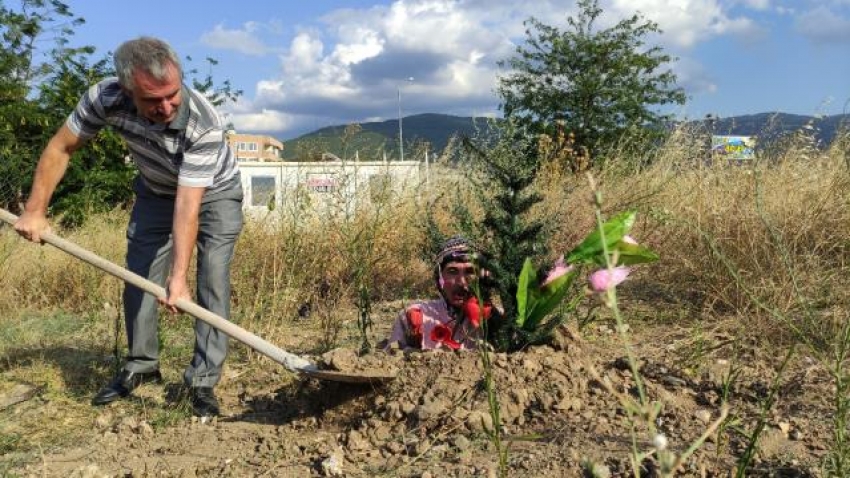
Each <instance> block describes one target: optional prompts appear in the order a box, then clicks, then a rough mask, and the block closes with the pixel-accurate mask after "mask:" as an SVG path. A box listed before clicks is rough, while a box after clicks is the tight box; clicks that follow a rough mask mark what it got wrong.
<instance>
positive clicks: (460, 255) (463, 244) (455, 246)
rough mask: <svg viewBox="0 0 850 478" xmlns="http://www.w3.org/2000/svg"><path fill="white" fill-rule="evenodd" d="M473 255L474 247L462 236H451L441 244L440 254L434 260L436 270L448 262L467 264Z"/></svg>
mask: <svg viewBox="0 0 850 478" xmlns="http://www.w3.org/2000/svg"><path fill="white" fill-rule="evenodd" d="M474 255H475V247H474V246H473V245H472V243H471V242H469V240H467V239H466V238H465V237H463V236H452V237H450V238H449V239H447V240H446V242H444V243H443V247H442V248H440V252H439V253H438V254H437V256H436V257H435V258H434V262H435V263H436V264H437V268H438V269H442V268H443V266H445V265H446V264H448V263H449V262H469V261H470V260H471V259H472V258H473V256H474Z"/></svg>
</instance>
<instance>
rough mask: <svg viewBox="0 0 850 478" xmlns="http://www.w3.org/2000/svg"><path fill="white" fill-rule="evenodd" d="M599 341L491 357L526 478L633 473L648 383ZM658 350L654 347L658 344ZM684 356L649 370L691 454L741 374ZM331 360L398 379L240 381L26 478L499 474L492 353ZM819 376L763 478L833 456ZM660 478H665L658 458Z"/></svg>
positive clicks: (754, 391) (802, 470) (707, 466)
mask: <svg viewBox="0 0 850 478" xmlns="http://www.w3.org/2000/svg"><path fill="white" fill-rule="evenodd" d="M600 330H602V329H600ZM597 332H599V333H600V338H598V339H597V340H594V341H592V342H591V341H585V340H583V339H581V338H580V337H579V335H578V334H577V333H576V332H575V331H572V330H569V329H563V330H561V331H560V333H559V336H558V339H557V340H556V341H555V342H553V343H552V344H551V345H548V346H539V347H533V348H530V349H528V350H525V351H522V352H518V353H513V354H509V355H508V354H491V355H490V359H491V363H492V367H491V374H492V383H493V384H494V387H495V390H496V395H497V397H498V404H499V407H498V415H499V417H498V419H499V422H500V423H501V434H502V435H501V436H502V438H503V440H504V443H506V444H507V445H508V446H509V447H510V448H509V453H508V463H507V466H508V470H509V472H510V474H511V475H512V476H531V477H534V476H540V477H543V476H545V477H553V476H554V477H558V476H582V473H583V471H582V470H584V469H585V467H586V466H591V465H587V463H592V464H593V465H592V466H593V467H594V469H595V470H596V472H597V473H599V474H600V476H606V475H607V476H629V475H631V469H630V464H629V453H630V451H631V449H632V445H633V443H632V438H631V435H630V431H631V426H630V420H629V414H628V413H627V411H626V409H625V408H624V407H623V405H622V404H621V403H620V401H619V399H618V397H617V396H616V395H615V394H612V393H611V392H612V390H613V391H614V392H616V393H617V394H622V395H624V396H628V395H631V396H634V395H635V391H636V388H635V385H636V384H635V380H634V378H633V376H632V373H631V369H630V365H629V362H628V361H627V360H626V359H625V358H623V357H622V349H621V348H620V347H619V346H618V345H617V344H616V342H617V341H616V340H615V339H614V336H615V335H616V334H613V333H611V331H610V330H608V331H607V332H600V331H597ZM606 334H607V335H606ZM656 338H657V337H655V336H653V335H648V336H645V337H644V339H645V340H646V342H644V343H650V342H651V341H652V340H654V339H656ZM609 339H610V340H609ZM639 344H640V342H639ZM656 349H657V348H656ZM647 350H649V349H647ZM672 352H673V350H672V349H671V348H669V347H668V348H667V349H661V350H658V354H657V355H655V356H652V355H651V354H648V356H647V355H643V356H644V357H645V358H644V359H643V361H642V362H641V363H640V364H639V366H640V370H641V372H642V376H643V377H644V380H643V383H644V385H645V388H646V390H647V393H648V396H649V398H650V399H651V400H657V401H659V402H662V403H663V409H662V411H661V413H660V415H659V417H658V419H657V421H656V425H657V426H658V429H659V431H660V432H661V433H663V434H664V435H665V437H666V438H667V440H668V441H669V443H670V447H671V448H672V449H673V450H675V451H677V452H681V451H683V450H684V449H686V448H687V447H688V446H689V445H690V444H691V443H692V442H693V441H694V440H696V439H697V437H699V436H700V435H701V434H702V433H703V431H704V430H706V428H707V427H708V426H709V425H710V423H711V422H712V421H713V420H715V418H716V417H717V416H718V413H719V412H718V410H719V407H720V402H721V399H720V397H721V394H722V389H721V386H722V383H723V370H724V369H725V368H728V367H726V365H725V362H724V361H723V360H724V359H711V360H710V366H707V367H705V368H704V369H703V370H701V371H700V373H699V374H694V373H689V372H687V371H686V370H683V369H680V368H678V367H676V366H674V365H672V364H673V363H675V361H674V360H673V359H672V358H671V357H672V356H671V355H669V354H672ZM665 354H667V355H665ZM320 362H321V363H322V364H323V365H324V366H325V367H328V368H330V369H334V370H340V371H346V372H358V371H359V372H368V371H374V370H381V371H383V372H386V373H394V374H395V375H396V378H395V379H394V380H392V381H390V382H388V383H386V384H384V385H379V386H376V385H374V384H373V385H355V384H343V383H334V382H327V381H319V380H313V379H308V380H292V381H290V382H289V383H286V384H284V385H283V386H282V387H275V386H274V385H273V384H275V383H276V381H279V380H280V375H275V374H274V372H269V375H268V376H266V377H257V376H252V377H250V380H248V379H247V378H245V380H244V381H241V380H232V381H230V382H229V383H227V384H223V385H224V386H223V387H219V388H221V390H220V391H219V393H220V394H221V396H222V397H221V398H222V403H223V406H224V410H225V411H226V412H227V415H226V416H223V417H221V418H218V419H215V420H213V421H212V422H209V423H200V422H199V421H197V420H196V419H192V420H190V421H188V422H186V421H184V422H178V423H174V424H171V425H168V426H161V425H160V426H157V427H154V426H152V425H151V424H149V423H147V422H146V421H145V420H144V419H143V417H138V416H127V415H124V416H120V415H116V414H114V411H111V410H109V409H107V410H106V411H104V412H103V414H102V415H101V416H100V417H98V419H97V421H96V423H94V424H93V431H94V434H93V437H92V440H91V442H90V443H87V444H85V445H82V446H81V447H80V448H79V449H77V450H73V451H66V452H62V453H58V454H52V455H51V454H45V456H44V458H43V460H42V461H41V462H40V463H38V464H33V465H29V467H28V468H27V469H26V470H24V471H25V474H26V473H29V474H33V475H39V476H42V475H47V476H80V477H82V476H87V477H94V476H299V477H301V476H375V475H381V474H384V475H387V476H411V477H442V476H487V477H490V476H496V473H497V463H498V453H497V452H496V449H495V446H494V444H493V439H492V438H493V432H494V427H495V426H496V425H497V423H496V422H495V421H494V410H493V408H492V407H491V401H490V397H489V395H488V387H487V380H486V378H485V377H486V373H485V369H484V367H483V365H482V363H483V362H482V357H481V355H480V354H479V353H476V352H450V351H432V352H408V351H404V352H403V351H399V350H391V351H390V352H388V353H384V352H376V353H373V354H370V355H367V356H365V357H358V356H357V355H356V354H355V353H354V352H353V351H350V350H346V349H337V350H335V351H332V352H330V353H328V354H325V355H324V356H323V357H321V359H320ZM768 365H769V364H764V363H758V364H757V363H753V364H752V365H751V366H749V367H742V368H741V369H740V370H739V375H738V377H739V379H738V381H737V385H736V388H735V390H734V393H733V396H734V397H738V398H737V399H736V400H737V401H736V403H735V404H733V405H734V409H735V410H736V412H735V414H736V415H735V419H736V420H737V421H736V422H735V423H736V427H738V428H740V429H752V428H751V427H753V426H754V417H756V416H757V414H758V413H759V409H758V405H759V403H760V401H759V399H760V397H762V396H763V394H764V385H765V380H766V378H765V377H769V375H768V374H767V372H766V370H768V368H767V366H768ZM803 365H805V364H802V365H801V367H802V368H800V369H799V370H798V371H797V372H796V373H795V374H794V375H792V378H791V379H790V380H789V382H788V386H786V387H784V388H783V391H782V393H783V398H784V401H783V402H782V403H783V405H782V406H781V407H775V408H774V409H773V410H771V413H772V416H771V419H770V420H769V424H768V431H767V433H766V434H765V435H764V443H765V445H764V446H763V448H762V451H761V452H760V455H759V456H758V457H757V459H756V461H755V462H754V465H755V467H754V468H753V470H752V473H751V475H756V476H759V475H760V474H761V475H764V476H767V475H769V474H771V473H773V472H775V471H776V470H780V469H781V470H786V474H783V475H782V476H808V475H809V474H814V471H813V470H815V469H816V467H817V466H818V460H819V458H820V457H821V456H822V455H823V454H824V453H825V447H824V445H823V444H824V442H825V440H826V437H827V436H828V429H827V425H826V424H825V421H826V420H825V419H824V417H826V416H827V414H828V413H829V412H828V408H826V406H827V404H826V403H824V400H820V401H818V400H813V396H812V393H818V392H816V391H817V390H821V391H823V389H824V387H825V384H824V372H823V371H821V370H814V369H812V368H811V367H809V368H807V369H806V368H804V367H803ZM591 368H592V369H593V372H592V371H591ZM805 370H807V371H805ZM803 371H805V373H803ZM795 381H796V382H795ZM603 382H605V385H604V384H603ZM794 383H796V385H793V386H792V384H794ZM730 430H731V428H730V429H728V430H727V431H726V432H725V433H724V434H721V435H713V436H712V437H711V438H710V439H709V441H708V442H707V443H705V444H704V445H703V446H702V447H701V448H700V449H699V450H698V451H697V452H696V453H695V454H694V455H693V456H692V457H691V458H690V459H688V460H687V461H686V462H685V463H684V465H683V467H682V470H681V471H682V475H683V476H701V475H703V474H705V475H707V476H717V475H718V474H724V475H725V474H726V473H727V472H728V471H729V470H731V469H734V466H735V457H736V456H738V455H739V454H740V452H741V451H742V448H743V446H744V445H745V439H744V435H743V433H735V432H732V431H730ZM636 437H637V446H638V447H639V448H640V449H641V450H649V449H650V448H651V446H652V445H651V440H652V437H649V436H646V434H645V433H643V434H642V432H641V431H640V430H639V429H638V433H637V435H636ZM645 472H646V475H648V476H651V475H652V473H653V465H652V462H651V461H649V460H647V461H646V462H645ZM772 476H775V475H772Z"/></svg>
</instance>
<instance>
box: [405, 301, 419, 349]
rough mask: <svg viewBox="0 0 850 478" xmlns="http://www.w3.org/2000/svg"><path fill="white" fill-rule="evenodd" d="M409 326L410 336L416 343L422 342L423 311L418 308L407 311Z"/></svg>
mask: <svg viewBox="0 0 850 478" xmlns="http://www.w3.org/2000/svg"><path fill="white" fill-rule="evenodd" d="M405 315H406V316H407V324H408V325H409V326H410V334H411V335H412V336H413V339H414V340H415V342H416V343H419V342H421V341H422V311H421V310H420V309H417V308H411V309H407V312H406V314H405Z"/></svg>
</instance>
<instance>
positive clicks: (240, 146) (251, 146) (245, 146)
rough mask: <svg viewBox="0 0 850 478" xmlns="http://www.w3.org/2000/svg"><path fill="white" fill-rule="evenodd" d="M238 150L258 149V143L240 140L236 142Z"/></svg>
mask: <svg viewBox="0 0 850 478" xmlns="http://www.w3.org/2000/svg"><path fill="white" fill-rule="evenodd" d="M236 151H257V143H246V142H244V141H240V142H238V143H236Z"/></svg>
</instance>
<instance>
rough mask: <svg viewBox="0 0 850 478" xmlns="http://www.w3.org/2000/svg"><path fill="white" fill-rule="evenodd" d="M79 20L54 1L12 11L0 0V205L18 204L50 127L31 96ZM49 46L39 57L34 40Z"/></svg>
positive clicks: (26, 1) (27, 0)
mask: <svg viewBox="0 0 850 478" xmlns="http://www.w3.org/2000/svg"><path fill="white" fill-rule="evenodd" d="M82 22H83V20H82V19H80V18H76V17H74V16H73V14H71V12H70V10H69V9H68V6H67V5H65V4H64V3H62V2H59V1H57V0H23V1H21V2H20V3H19V5H18V8H17V9H11V8H8V7H6V6H5V5H4V4H3V2H2V0H0V42H1V43H0V178H2V179H0V205H2V206H5V207H9V206H13V205H15V204H16V203H18V202H20V200H21V199H22V195H23V193H24V192H25V191H26V190H28V189H29V184H28V182H29V180H30V178H31V176H32V172H33V170H34V168H35V163H36V161H37V160H38V156H39V154H40V152H41V148H42V147H43V145H44V141H45V140H44V138H45V130H46V129H49V128H50V127H51V126H52V121H51V118H50V111H49V110H45V109H44V108H43V105H42V104H41V103H40V102H39V101H38V98H37V97H34V96H33V95H32V93H33V90H34V89H35V88H36V87H37V85H38V84H39V82H41V81H43V80H44V79H45V78H47V77H48V76H49V75H51V74H52V73H54V72H55V71H57V69H58V68H59V67H60V65H59V64H57V63H56V61H55V60H57V59H58V60H59V61H62V60H63V58H64V57H65V55H64V54H63V52H66V53H68V54H70V55H73V54H75V53H78V52H79V53H82V52H84V51H89V50H74V49H70V48H68V37H69V36H70V35H71V34H72V29H73V28H74V27H76V26H78V25H80V24H82ZM45 43H46V44H51V45H53V47H52V50H51V52H52V54H50V55H47V56H46V57H45V56H42V55H41V51H40V50H38V48H37V45H39V44H45Z"/></svg>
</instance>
